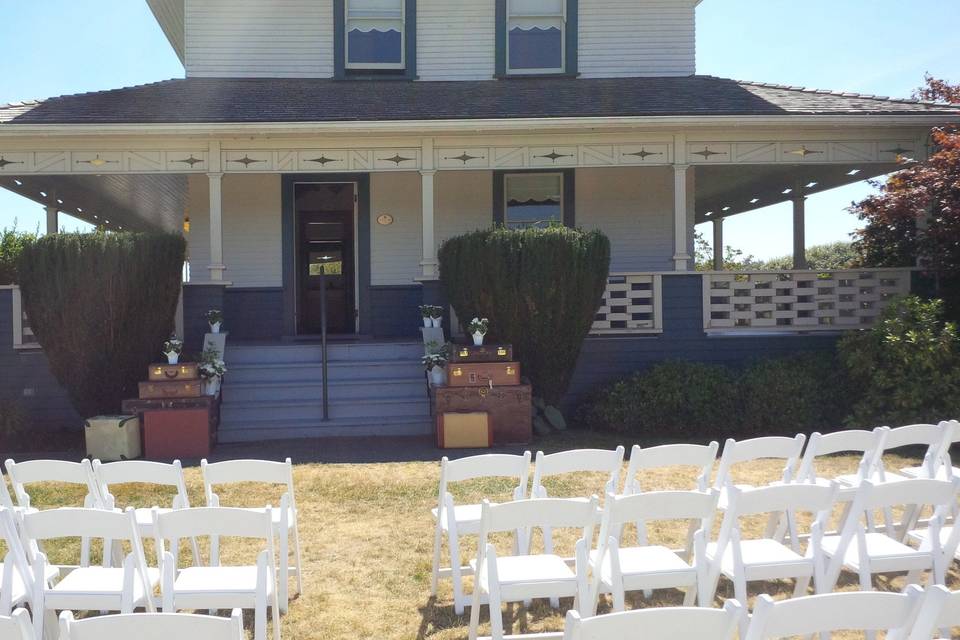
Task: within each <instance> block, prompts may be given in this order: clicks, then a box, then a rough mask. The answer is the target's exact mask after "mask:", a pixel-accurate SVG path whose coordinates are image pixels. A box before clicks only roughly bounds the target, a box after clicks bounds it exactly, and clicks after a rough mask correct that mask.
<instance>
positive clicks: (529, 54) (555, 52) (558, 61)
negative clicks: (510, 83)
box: [509, 27, 563, 69]
mask: <svg viewBox="0 0 960 640" xmlns="http://www.w3.org/2000/svg"><path fill="white" fill-rule="evenodd" d="M509 51H510V68H511V69H562V68H563V34H562V33H561V32H560V29H558V28H557V27H550V28H547V29H541V28H540V27H532V28H530V29H523V28H520V27H515V28H513V29H511V30H510V47H509Z"/></svg>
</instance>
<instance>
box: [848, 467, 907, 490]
mask: <svg viewBox="0 0 960 640" xmlns="http://www.w3.org/2000/svg"><path fill="white" fill-rule="evenodd" d="M834 479H835V480H836V481H837V482H839V483H840V484H841V485H842V486H844V487H859V486H860V481H861V480H860V476H859V474H856V473H844V474H841V475H839V476H837V477H836V478H834ZM908 479H909V478H906V477H904V476H902V475H900V474H899V473H893V472H891V471H885V472H884V474H883V481H884V482H903V481H904V480H908Z"/></svg>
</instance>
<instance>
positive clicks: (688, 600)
mask: <svg viewBox="0 0 960 640" xmlns="http://www.w3.org/2000/svg"><path fill="white" fill-rule="evenodd" d="M696 597H697V587H696V586H690V587H687V588H686V589H684V592H683V606H685V607H692V606H693V603H694V600H696Z"/></svg>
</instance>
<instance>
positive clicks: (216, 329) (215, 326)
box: [209, 322, 221, 333]
mask: <svg viewBox="0 0 960 640" xmlns="http://www.w3.org/2000/svg"><path fill="white" fill-rule="evenodd" d="M209 324H210V333H220V324H221V323H219V322H211V323H209Z"/></svg>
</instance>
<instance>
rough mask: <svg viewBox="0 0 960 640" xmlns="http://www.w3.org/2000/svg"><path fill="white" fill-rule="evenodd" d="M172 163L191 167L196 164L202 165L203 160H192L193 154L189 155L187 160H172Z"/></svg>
mask: <svg viewBox="0 0 960 640" xmlns="http://www.w3.org/2000/svg"><path fill="white" fill-rule="evenodd" d="M174 162H182V163H183V164H188V165H190V166H191V167H192V166H194V165H196V164H200V163H202V162H203V160H201V159H200V158H194V157H193V154H192V153H191V154H190V157H189V158H184V159H183V160H174Z"/></svg>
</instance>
